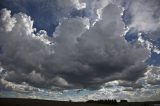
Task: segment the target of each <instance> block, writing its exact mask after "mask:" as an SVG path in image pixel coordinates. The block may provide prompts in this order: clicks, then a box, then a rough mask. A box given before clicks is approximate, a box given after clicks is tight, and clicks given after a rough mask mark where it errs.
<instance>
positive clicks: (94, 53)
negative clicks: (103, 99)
mask: <svg viewBox="0 0 160 106" xmlns="http://www.w3.org/2000/svg"><path fill="white" fill-rule="evenodd" d="M121 11H122V10H121V9H120V8H118V7H117V6H116V5H112V4H110V5H108V6H107V7H106V8H104V9H103V15H102V20H100V21H99V22H97V23H96V24H95V25H94V26H93V27H91V28H89V20H88V19H87V18H71V19H64V20H62V21H61V23H60V24H59V26H58V27H57V28H56V31H55V33H54V37H52V38H49V37H47V35H46V33H45V31H41V32H39V33H36V34H34V29H33V28H32V27H33V21H31V19H30V17H28V16H27V15H25V14H22V13H19V14H15V15H14V16H13V17H11V16H10V13H9V11H8V10H5V9H4V10H1V13H4V14H1V17H2V18H1V20H0V22H1V23H4V24H3V25H2V26H1V27H0V28H1V29H2V30H1V33H0V46H1V47H2V51H3V53H2V54H1V55H0V61H1V63H2V66H3V68H4V69H6V73H7V74H6V75H4V76H3V79H5V80H7V81H10V82H14V83H18V84H21V83H22V82H27V83H28V84H29V85H31V86H35V87H40V88H48V89H54V87H58V88H60V89H70V88H72V89H74V88H90V89H96V88H98V87H100V86H101V85H102V84H104V83H105V82H108V81H112V80H126V81H136V80H137V79H138V78H140V77H142V76H143V75H144V71H145V70H146V64H145V63H143V61H144V60H145V59H146V58H147V57H148V52H147V50H146V49H144V48H142V47H137V46H134V45H130V44H129V43H127V42H126V41H125V40H124V38H123V37H122V35H123V32H124V23H123V22H122V19H121V16H120V13H121ZM10 24H11V25H10ZM42 32H43V33H42ZM51 42H52V43H53V44H52V43H51Z"/></svg>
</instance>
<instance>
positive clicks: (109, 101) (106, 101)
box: [86, 99, 118, 105]
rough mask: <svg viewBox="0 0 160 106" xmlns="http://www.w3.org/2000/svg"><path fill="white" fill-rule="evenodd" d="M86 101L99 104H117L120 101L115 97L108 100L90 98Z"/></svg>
mask: <svg viewBox="0 0 160 106" xmlns="http://www.w3.org/2000/svg"><path fill="white" fill-rule="evenodd" d="M86 103H99V104H110V105H116V104H118V102H117V101H116V100H115V99H112V100H110V99H108V100H88V101H87V102H86Z"/></svg>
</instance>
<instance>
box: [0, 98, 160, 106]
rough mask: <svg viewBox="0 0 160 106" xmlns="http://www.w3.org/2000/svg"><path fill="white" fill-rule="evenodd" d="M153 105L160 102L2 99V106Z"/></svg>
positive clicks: (0, 104)
mask: <svg viewBox="0 0 160 106" xmlns="http://www.w3.org/2000/svg"><path fill="white" fill-rule="evenodd" d="M153 104H160V102H141V103H140V102H138V103H135V102H129V103H118V104H117V105H109V104H99V103H83V102H61V101H48V100H37V99H15V98H0V106H154V105H153Z"/></svg>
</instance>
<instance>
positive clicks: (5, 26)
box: [0, 9, 16, 32]
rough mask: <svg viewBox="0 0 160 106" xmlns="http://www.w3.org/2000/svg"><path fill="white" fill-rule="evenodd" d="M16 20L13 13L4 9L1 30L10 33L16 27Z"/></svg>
mask: <svg viewBox="0 0 160 106" xmlns="http://www.w3.org/2000/svg"><path fill="white" fill-rule="evenodd" d="M15 23H16V19H15V18H14V17H11V11H9V10H7V9H2V10H1V13H0V25H1V27H0V30H1V31H6V32H10V31H11V30H12V28H13V27H14V26H15Z"/></svg>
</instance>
